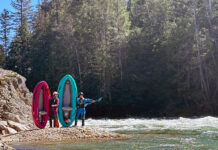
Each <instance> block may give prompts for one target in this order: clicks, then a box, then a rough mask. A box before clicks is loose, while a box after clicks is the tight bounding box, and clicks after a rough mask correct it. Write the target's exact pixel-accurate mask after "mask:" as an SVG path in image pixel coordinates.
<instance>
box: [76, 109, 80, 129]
mask: <svg viewBox="0 0 218 150" xmlns="http://www.w3.org/2000/svg"><path fill="white" fill-rule="evenodd" d="M80 113H81V109H78V110H77V113H76V119H75V126H77V121H78V118H79V116H80Z"/></svg>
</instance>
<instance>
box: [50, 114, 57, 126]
mask: <svg viewBox="0 0 218 150" xmlns="http://www.w3.org/2000/svg"><path fill="white" fill-rule="evenodd" d="M56 119H57V116H55V117H49V123H50V128H52V127H55V120H56ZM52 122H53V123H52ZM52 124H53V126H52Z"/></svg>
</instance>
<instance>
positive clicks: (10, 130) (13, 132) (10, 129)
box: [6, 127, 17, 134]
mask: <svg viewBox="0 0 218 150" xmlns="http://www.w3.org/2000/svg"><path fill="white" fill-rule="evenodd" d="M6 131H7V133H8V134H15V133H17V131H16V130H14V129H13V128H10V127H7V128H6Z"/></svg>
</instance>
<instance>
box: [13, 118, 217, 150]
mask: <svg viewBox="0 0 218 150" xmlns="http://www.w3.org/2000/svg"><path fill="white" fill-rule="evenodd" d="M80 123H81V122H79V125H80ZM86 126H87V127H92V128H102V129H105V130H109V131H113V132H119V133H124V134H130V135H133V137H132V138H131V139H128V140H114V141H106V142H105V141H104V142H100V141H96V142H72V143H67V144H66V143H65V144H56V145H40V146H37V147H36V146H33V145H27V146H25V145H24V146H23V145H22V146H16V148H17V149H25V148H27V149H54V150H57V149H63V150H65V149H87V150H90V149H93V150H94V149H95V150H96V149H99V150H100V149H108V150H111V149H112V150H123V149H149V150H158V149H160V150H165V149H167V150H171V149H181V150H182V149H202V150H203V149H217V148H218V118H215V117H204V118H195V119H188V118H178V119H120V120H110V119H102V120H94V119H88V120H86ZM33 147H34V148H33Z"/></svg>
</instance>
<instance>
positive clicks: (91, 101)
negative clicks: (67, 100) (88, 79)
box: [85, 98, 96, 103]
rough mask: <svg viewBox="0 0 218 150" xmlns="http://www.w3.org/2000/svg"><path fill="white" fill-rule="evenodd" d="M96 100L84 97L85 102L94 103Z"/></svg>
mask: <svg viewBox="0 0 218 150" xmlns="http://www.w3.org/2000/svg"><path fill="white" fill-rule="evenodd" d="M95 102H96V101H95V100H92V99H89V98H87V99H85V103H95Z"/></svg>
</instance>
